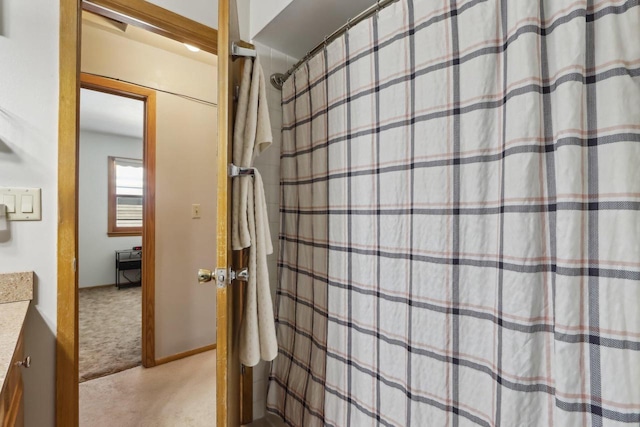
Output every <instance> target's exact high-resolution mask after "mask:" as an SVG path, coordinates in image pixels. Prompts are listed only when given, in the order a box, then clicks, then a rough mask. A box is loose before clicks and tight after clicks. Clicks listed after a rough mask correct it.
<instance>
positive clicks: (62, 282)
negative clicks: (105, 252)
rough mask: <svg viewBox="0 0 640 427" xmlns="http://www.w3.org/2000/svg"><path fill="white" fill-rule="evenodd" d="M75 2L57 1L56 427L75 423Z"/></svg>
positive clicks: (77, 37)
mask: <svg viewBox="0 0 640 427" xmlns="http://www.w3.org/2000/svg"><path fill="white" fill-rule="evenodd" d="M80 12H81V11H80V3H79V0H60V48H59V49H60V50H59V55H60V63H59V67H60V86H59V91H60V92H59V108H58V239H57V244H58V254H57V255H58V260H57V264H58V265H57V274H58V276H57V277H58V309H57V331H56V425H57V426H58V427H63V426H69V427H77V426H78V423H79V412H78V398H79V390H78V374H77V372H78V275H77V272H76V270H77V269H76V254H77V253H78V150H77V144H78V112H79V104H80V34H81V27H80V26H81V22H82V21H81V15H80Z"/></svg>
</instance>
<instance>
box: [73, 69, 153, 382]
mask: <svg viewBox="0 0 640 427" xmlns="http://www.w3.org/2000/svg"><path fill="white" fill-rule="evenodd" d="M81 80H82V89H81V90H80V136H79V140H78V148H79V150H78V151H79V175H78V178H79V179H78V183H79V191H78V207H79V212H78V238H79V248H78V253H79V257H78V261H79V262H78V302H79V307H78V312H79V324H78V328H79V367H78V377H79V382H81V383H82V382H84V381H88V380H91V379H95V378H99V377H103V376H105V375H109V374H113V373H116V372H120V371H123V370H125V369H129V368H132V367H135V366H139V365H141V364H144V366H145V367H151V366H153V365H154V363H153V361H154V357H153V354H154V348H153V345H152V344H153V341H154V331H153V324H154V322H153V319H152V318H150V317H149V316H148V313H153V311H154V310H153V304H154V301H153V299H152V298H150V297H149V296H150V295H153V294H154V280H153V279H154V277H153V274H143V271H144V273H148V272H150V271H151V270H152V268H151V266H152V265H153V258H154V253H155V249H154V243H155V242H154V239H153V235H154V234H155V231H154V230H153V225H154V223H155V221H154V220H153V219H154V217H155V212H154V203H153V188H154V186H155V182H154V176H155V170H153V169H154V167H155V166H154V164H153V162H150V161H149V155H148V153H154V152H155V109H156V107H155V93H154V92H153V91H150V90H148V89H144V88H141V87H137V86H134V85H122V84H121V83H116V82H112V81H110V80H109V79H105V78H96V77H94V76H89V75H83V76H82V78H81ZM145 154H146V156H145ZM145 190H147V191H145ZM149 190H151V192H150V193H151V194H145V193H149ZM145 202H146V203H145ZM145 223H146V224H147V227H146V230H145V227H144V226H143V225H144V224H145ZM143 234H144V236H143ZM143 237H146V243H147V244H146V245H144V248H145V251H144V252H143V250H142V248H143ZM147 253H148V254H149V255H150V256H148V255H147ZM143 264H144V265H145V268H144V269H143ZM143 297H144V298H143ZM144 314H147V315H146V316H145V315H144ZM143 319H145V320H144V322H143ZM143 323H145V326H146V327H143ZM143 332H144V333H143ZM143 355H144V356H146V357H143Z"/></svg>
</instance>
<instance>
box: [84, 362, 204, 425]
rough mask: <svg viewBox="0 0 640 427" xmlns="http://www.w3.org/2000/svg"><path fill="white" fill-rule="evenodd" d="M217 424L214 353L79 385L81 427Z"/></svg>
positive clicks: (128, 371) (133, 370)
mask: <svg viewBox="0 0 640 427" xmlns="http://www.w3.org/2000/svg"><path fill="white" fill-rule="evenodd" d="M215 419H216V352H215V350H212V351H208V352H206V353H201V354H196V355H195V356H191V357H187V358H185V359H180V360H177V361H175V362H171V363H167V364H164V365H160V366H156V367H154V368H149V369H145V368H143V367H141V366H140V367H137V368H133V369H128V370H126V371H123V372H119V373H117V374H114V375H109V376H108V377H104V378H98V379H95V380H91V381H87V382H84V383H82V384H80V427H115V426H117V427H151V426H153V427H178V426H179V427H210V426H215V424H216V422H215Z"/></svg>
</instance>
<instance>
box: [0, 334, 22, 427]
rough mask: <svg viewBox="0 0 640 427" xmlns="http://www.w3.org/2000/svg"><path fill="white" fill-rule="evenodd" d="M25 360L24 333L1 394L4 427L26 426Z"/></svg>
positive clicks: (0, 403) (1, 412)
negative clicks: (23, 366)
mask: <svg viewBox="0 0 640 427" xmlns="http://www.w3.org/2000/svg"><path fill="white" fill-rule="evenodd" d="M23 360H24V350H23V347H22V333H21V334H20V338H19V339H18V343H17V345H16V350H15V352H14V354H13V359H12V360H11V365H9V371H8V372H7V377H6V378H5V381H4V385H3V386H2V392H0V421H1V422H2V427H23V426H24V398H23V391H24V388H23V387H24V386H23V384H22V372H21V370H22V367H21V365H20V364H21V362H22V361H23Z"/></svg>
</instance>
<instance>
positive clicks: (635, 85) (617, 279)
mask: <svg viewBox="0 0 640 427" xmlns="http://www.w3.org/2000/svg"><path fill="white" fill-rule="evenodd" d="M283 113H284V124H283V145H282V154H281V158H282V163H281V166H282V178H281V190H282V199H281V222H282V227H281V235H280V255H279V286H278V302H277V333H278V343H279V352H280V354H279V356H278V357H277V358H276V360H275V361H274V363H273V364H272V367H271V374H270V385H269V391H268V409H269V410H270V411H272V412H274V413H277V414H279V415H281V416H282V417H284V418H285V420H286V422H287V423H288V424H289V425H293V426H305V427H306V426H320V425H327V426H357V427H360V426H373V425H385V426H470V425H481V426H508V427H513V426H535V427H547V426H557V427H570V426H623V425H625V426H627V425H639V424H640V5H639V1H638V0H627V1H621V0H611V1H607V0H597V1H594V0H589V1H571V0H566V1H560V0H537V1H534V0H521V1H513V0H502V1H499V0H484V1H483V0H467V1H455V0H451V1H449V0H447V1H431V0H400V1H399V2H397V3H394V4H393V5H391V6H389V7H388V8H386V9H384V10H382V11H381V12H379V14H378V15H377V16H373V17H372V18H370V19H367V20H366V21H363V22H362V23H360V24H358V25H356V26H354V27H353V28H351V29H350V30H349V31H348V32H347V34H346V35H344V36H342V37H341V38H339V39H338V40H336V41H334V42H333V43H331V44H329V45H328V46H326V48H325V49H324V50H323V52H321V53H320V54H318V55H316V56H315V57H314V58H312V59H311V60H310V61H308V63H307V64H306V65H305V66H303V67H301V68H300V69H298V70H297V71H296V72H295V74H294V75H293V76H292V77H291V78H290V79H289V80H288V81H287V82H286V84H285V86H284V90H283Z"/></svg>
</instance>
